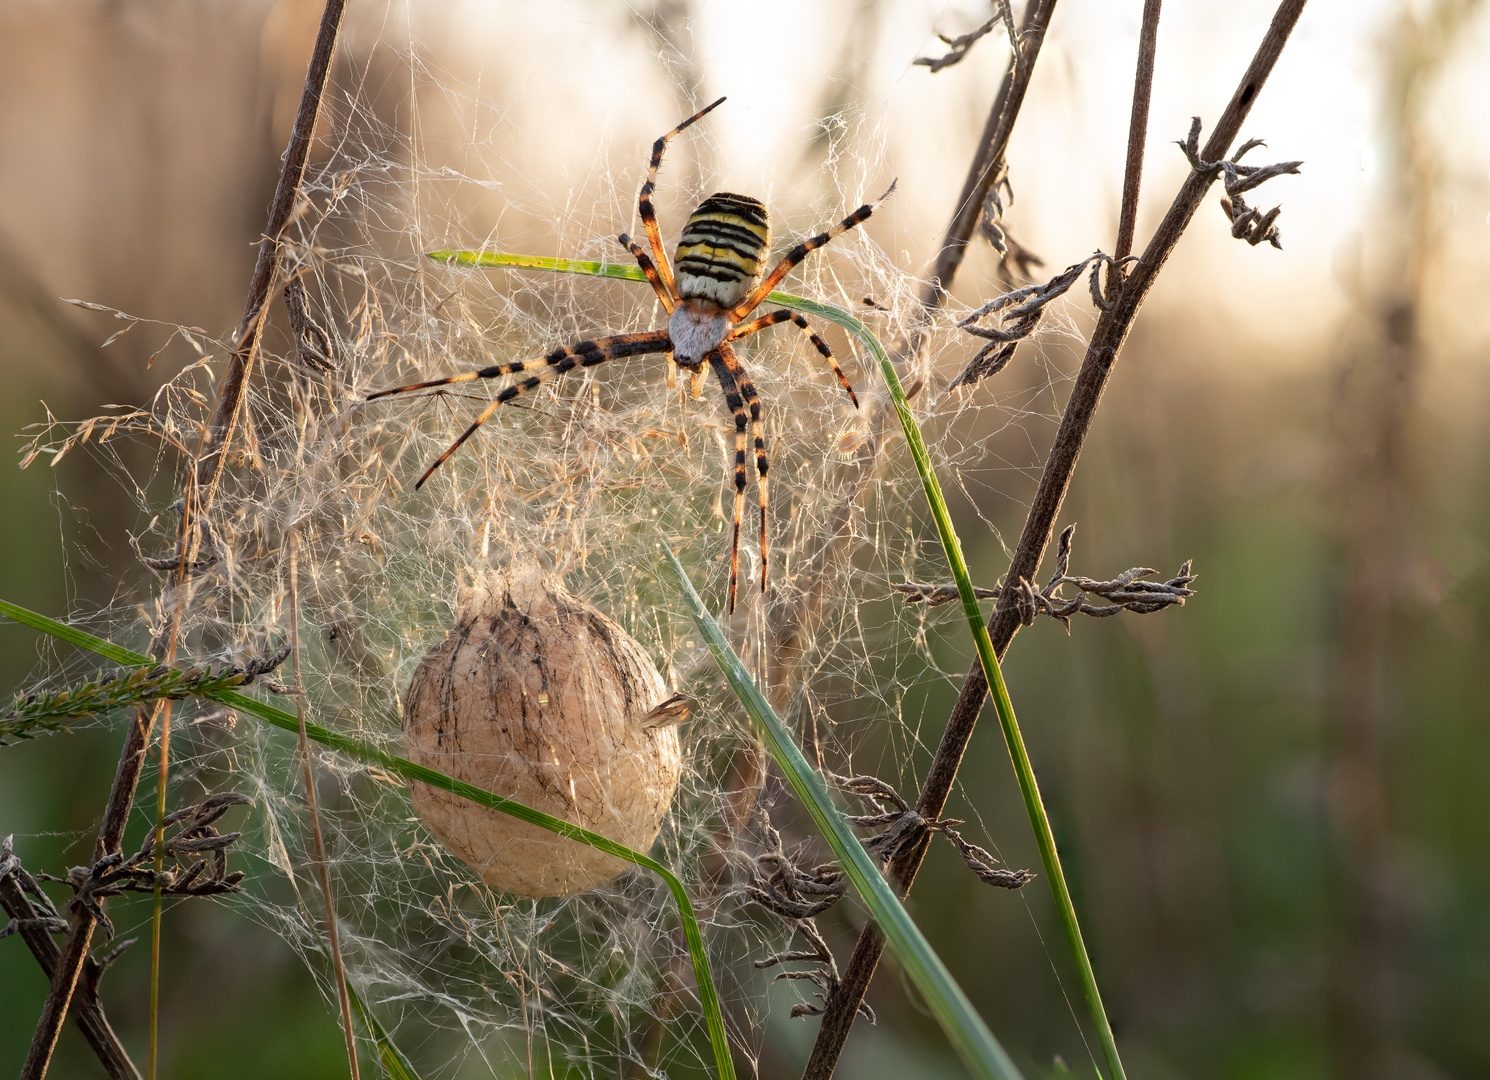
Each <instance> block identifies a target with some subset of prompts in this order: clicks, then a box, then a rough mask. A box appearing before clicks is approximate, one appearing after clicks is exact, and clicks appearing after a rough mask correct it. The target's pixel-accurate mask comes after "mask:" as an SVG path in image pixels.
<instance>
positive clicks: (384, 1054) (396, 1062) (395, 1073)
mask: <svg viewBox="0 0 1490 1080" xmlns="http://www.w3.org/2000/svg"><path fill="white" fill-rule="evenodd" d="M347 1000H348V1001H350V1002H351V1003H352V1009H353V1011H354V1012H356V1014H357V1019H358V1020H360V1021H362V1026H363V1027H365V1028H366V1029H367V1033H368V1034H369V1035H370V1036H372V1040H373V1042H374V1043H375V1044H376V1045H377V1048H378V1061H379V1063H380V1064H381V1065H382V1066H383V1071H384V1072H385V1073H387V1074H388V1080H419V1074H418V1073H417V1072H415V1071H414V1066H413V1064H412V1063H411V1062H410V1061H409V1059H408V1058H406V1057H404V1054H403V1051H402V1050H400V1049H399V1048H398V1046H397V1045H396V1044H395V1043H394V1041H393V1036H391V1035H389V1034H388V1029H387V1028H385V1027H384V1026H383V1025H382V1024H381V1023H379V1022H378V1018H377V1017H376V1016H374V1015H373V1014H372V1010H371V1009H369V1008H368V1007H367V1006H366V1005H364V1004H363V1003H362V999H361V998H360V997H358V996H357V991H356V989H355V988H354V987H353V986H352V980H351V979H348V980H347Z"/></svg>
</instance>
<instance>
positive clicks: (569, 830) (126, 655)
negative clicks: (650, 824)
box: [0, 600, 735, 1080]
mask: <svg viewBox="0 0 1490 1080" xmlns="http://www.w3.org/2000/svg"><path fill="white" fill-rule="evenodd" d="M0 615H5V616H7V617H8V618H11V619H13V620H15V621H16V622H18V623H22V624H24V625H26V626H29V627H31V628H32V629H34V630H40V631H41V632H42V633H44V634H49V635H50V636H52V637H54V638H57V639H59V640H61V641H66V642H68V643H70V644H73V645H77V646H78V647H80V648H83V649H87V650H88V651H89V652H93V653H96V654H98V655H99V656H102V657H105V658H106V659H109V660H113V661H114V662H115V663H118V664H124V665H127V666H129V667H147V666H154V662H153V661H152V660H151V659H150V657H148V656H145V655H143V654H142V653H137V652H134V651H133V650H131V649H126V648H123V647H122V646H119V645H115V644H114V643H113V642H111V641H106V640H104V639H103V638H99V637H94V636H93V635H92V634H89V633H88V632H86V631H84V630H79V629H78V628H77V627H75V626H67V625H65V624H63V623H60V622H57V621H56V620H55V619H49V618H47V617H46V616H45V615H39V614H37V613H36V612H34V611H31V610H29V609H27V608H23V607H20V606H19V605H17V604H12V603H9V602H8V601H5V600H0ZM202 696H203V697H207V698H210V699H212V700H213V701H216V702H218V703H219V704H222V705H226V706H228V707H229V708H231V709H237V710H240V711H242V712H246V713H248V714H250V715H252V716H256V717H258V718H259V719H260V720H262V721H264V722H265V723H267V724H272V725H273V726H274V727H277V728H283V729H284V730H285V731H288V732H292V733H294V734H295V735H299V733H300V731H301V724H300V721H299V720H298V719H296V717H295V716H294V715H293V714H291V713H287V712H284V711H283V710H281V709H276V708H275V707H274V706H273V705H269V704H267V703H265V702H262V701H259V700H258V699H257V698H252V697H249V696H248V695H247V694H242V693H239V692H238V691H236V690H217V691H213V692H211V693H209V694H204V695H202ZM304 730H305V734H306V736H307V737H309V738H310V739H312V740H313V741H315V742H318V743H320V744H321V745H322V746H325V747H328V748H330V749H332V750H336V751H339V752H341V753H343V754H346V755H347V756H348V757H353V758H356V759H357V760H359V761H365V762H367V763H368V764H371V765H377V766H379V767H381V768H383V769H386V770H387V771H389V772H391V773H393V774H394V775H396V776H401V777H403V778H404V779H405V780H418V781H420V782H421V783H425V784H428V785H429V786H430V787H434V788H439V789H440V790H441V791H448V792H450V793H451V794H452V795H458V796H460V797H461V798H463V799H469V800H470V801H471V802H473V803H476V804H477V805H478V806H484V807H486V808H488V809H490V810H496V811H498V812H499V813H503V814H509V815H511V816H512V817H515V818H518V819H519V820H521V821H526V822H528V823H530V824H532V825H537V826H539V827H540V828H543V829H547V830H549V831H550V832H554V833H558V834H559V835H560V836H567V837H569V838H570V839H571V840H578V841H579V842H580V843H582V844H588V845H589V846H590V847H593V848H598V849H599V850H600V851H604V852H605V853H606V854H608V855H614V856H616V858H618V859H624V860H625V861H626V862H629V863H632V864H633V865H636V866H640V867H644V868H645V869H647V870H650V871H652V872H653V873H654V874H656V875H657V876H658V877H660V878H662V880H663V881H664V882H665V883H666V885H667V888H668V891H669V892H670V893H672V897H673V901H674V903H676V904H677V906H678V918H679V920H680V921H681V922H682V924H683V936H684V937H685V938H686V939H687V942H688V953H689V956H690V957H691V959H692V960H693V975H694V979H695V981H696V982H697V983H698V996H699V1004H700V1007H701V1008H702V1009H703V1013H704V1021H705V1024H706V1026H707V1027H708V1031H709V1043H710V1045H711V1046H712V1047H713V1051H714V1064H715V1066H716V1067H717V1069H718V1071H719V1076H720V1078H721V1080H734V1077H735V1066H734V1061H733V1060H732V1059H731V1057H730V1051H729V1042H728V1040H727V1038H726V1037H725V1030H724V1017H723V1014H722V1013H721V1012H720V1008H719V995H718V994H717V993H716V992H715V990H714V979H713V975H712V973H711V971H710V969H709V958H708V956H707V954H705V952H704V939H703V935H702V934H701V933H700V932H699V927H698V917H697V915H695V913H694V910H693V903H692V902H691V901H690V900H689V899H688V891H687V890H686V889H684V888H683V883H682V882H681V881H679V880H678V877H677V875H676V874H674V873H673V872H672V871H671V870H669V869H668V868H667V867H666V866H664V865H662V863H660V862H658V861H657V860H656V859H653V858H651V857H650V856H647V855H643V854H642V853H641V852H639V851H633V850H631V848H628V847H625V846H623V845H621V844H618V843H616V842H615V841H614V840H611V839H610V838H608V837H605V836H601V835H600V834H599V833H593V832H590V830H588V829H582V828H580V827H579V826H578V825H573V824H570V823H569V822H567V821H564V820H563V819H561V818H556V817H553V816H551V815H549V814H545V813H544V812H543V811H541V810H535V809H533V808H532V807H531V806H525V805H523V804H522V803H520V802H518V801H516V800H515V799H508V798H505V797H503V796H501V795H497V794H494V793H492V792H490V791H485V790H483V789H482V788H479V787H476V786H475V785H474V784H467V783H465V782H464V781H461V780H456V779H455V778H453V777H450V776H446V775H445V774H444V773H442V772H437V771H435V770H434V769H430V768H426V767H425V766H423V765H416V764H415V763H414V762H412V761H409V760H408V759H406V758H401V757H398V756H396V755H394V754H390V753H388V752H387V751H384V750H379V749H378V748H377V747H376V746H373V745H372V744H371V743H365V742H362V741H361V740H359V739H354V738H352V737H351V736H348V735H343V734H341V733H340V732H336V731H331V730H329V729H327V728H323V727H321V726H320V725H319V724H312V723H309V722H307V723H306V724H305V727H304Z"/></svg>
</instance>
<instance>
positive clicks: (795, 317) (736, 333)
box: [729, 308, 859, 409]
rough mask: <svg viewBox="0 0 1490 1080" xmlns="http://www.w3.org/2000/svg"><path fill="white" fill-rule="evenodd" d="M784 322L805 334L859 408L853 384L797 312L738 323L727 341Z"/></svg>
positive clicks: (776, 312) (780, 311)
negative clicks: (792, 324)
mask: <svg viewBox="0 0 1490 1080" xmlns="http://www.w3.org/2000/svg"><path fill="white" fill-rule="evenodd" d="M784 322H791V323H794V324H795V325H796V326H797V327H799V328H800V329H801V330H802V331H803V332H804V333H806V335H807V337H808V338H809V339H810V340H811V341H812V347H813V348H815V349H816V350H817V351H818V353H819V354H820V355H821V356H822V358H823V359H824V360H826V361H827V362H828V367H830V368H832V369H833V374H834V375H836V376H838V385H840V386H842V387H843V389H844V392H845V393H847V394H848V398H849V400H850V401H852V402H853V403H854V408H856V409H857V408H859V395H858V394H856V393H854V386H853V384H852V383H851V382H849V381H848V376H847V375H845V374H844V373H843V368H841V367H839V366H838V359H837V357H835V356H834V355H833V350H832V349H830V348H828V343H827V342H826V341H824V340H823V339H822V338H820V337H819V336H818V334H817V331H816V330H814V329H813V328H812V325H811V324H810V323H809V322H808V321H807V320H806V319H804V318H802V316H801V315H799V314H798V313H797V312H795V311H790V310H788V309H787V308H782V309H781V310H779V311H773V312H771V314H769V315H762V316H761V317H760V318H759V319H751V320H750V321H749V322H748V323H740V324H739V325H737V326H736V327H735V328H734V329H733V330H731V331H730V335H729V339H730V340H731V341H738V340H739V339H740V338H742V337H748V336H749V335H751V334H754V333H757V332H759V331H761V330H764V329H766V328H767V327H770V326H775V325H776V324H777V323H784Z"/></svg>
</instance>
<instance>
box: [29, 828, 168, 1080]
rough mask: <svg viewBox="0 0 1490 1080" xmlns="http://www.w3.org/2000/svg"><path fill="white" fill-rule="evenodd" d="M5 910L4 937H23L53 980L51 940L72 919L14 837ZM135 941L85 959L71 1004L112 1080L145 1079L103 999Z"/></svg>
mask: <svg viewBox="0 0 1490 1080" xmlns="http://www.w3.org/2000/svg"><path fill="white" fill-rule="evenodd" d="M0 910H3V911H4V912H5V913H6V915H8V916H9V917H10V921H9V922H8V923H6V925H5V926H4V927H3V928H0V938H4V937H8V936H9V935H11V934H15V935H17V936H18V937H20V939H21V940H22V941H24V942H25V943H26V947H27V948H28V949H29V950H30V951H31V955H32V956H33V957H34V958H35V959H36V963H37V965H38V966H40V968H41V970H42V972H43V974H45V975H46V976H47V978H49V979H50V978H51V977H52V973H53V972H55V971H56V969H57V964H58V962H59V961H60V960H61V958H62V950H61V949H60V948H58V946H57V943H56V942H54V941H53V940H52V935H54V934H61V933H65V932H66V930H67V920H66V919H64V918H63V917H62V913H61V912H59V911H58V910H57V907H56V905H55V904H53V903H52V898H51V897H49V896H47V895H46V893H44V892H42V891H41V886H40V885H39V884H38V883H37V881H36V879H35V878H34V877H32V876H31V875H30V874H29V873H27V872H26V868H25V867H24V866H22V865H21V860H20V859H19V858H17V857H16V854H15V843H14V837H10V836H7V837H6V838H5V840H4V841H3V842H0ZM134 940H135V939H133V938H131V939H130V940H128V941H122V942H120V943H119V944H118V945H116V946H115V947H114V948H113V949H112V950H110V951H109V953H108V955H107V956H105V957H104V958H103V959H102V960H97V959H95V958H94V957H92V956H88V957H86V958H85V959H84V961H83V970H82V973H81V975H80V977H79V979H78V986H77V991H76V993H75V994H74V996H73V1002H72V1010H71V1011H72V1016H73V1021H74V1022H75V1023H76V1024H77V1026H78V1028H79V1030H81V1031H82V1033H83V1038H85V1039H86V1040H87V1041H88V1045H89V1046H90V1047H92V1048H93V1052H94V1054H95V1055H97V1057H98V1061H99V1064H101V1065H102V1066H103V1068H104V1071H105V1072H106V1073H108V1075H109V1076H110V1077H111V1078H112V1080H140V1070H139V1069H137V1068H136V1067H135V1064H134V1062H133V1061H131V1060H130V1058H129V1054H128V1052H126V1051H125V1049H124V1046H123V1044H122V1043H120V1041H119V1037H118V1036H117V1035H115V1034H114V1029H113V1027H112V1026H111V1025H110V1024H109V1019H108V1017H107V1016H106V1015H104V1011H103V1004H102V1003H101V1002H100V1001H99V1000H98V983H99V980H100V979H101V978H102V977H103V972H104V969H105V968H106V967H107V965H108V964H110V963H112V962H113V961H114V960H115V959H116V958H117V957H118V956H119V955H120V954H121V953H122V952H123V951H124V949H125V948H127V947H128V946H129V945H130V944H132V943H133V941H134Z"/></svg>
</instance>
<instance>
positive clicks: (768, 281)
mask: <svg viewBox="0 0 1490 1080" xmlns="http://www.w3.org/2000/svg"><path fill="white" fill-rule="evenodd" d="M896 183H898V181H896ZM894 190H895V183H892V184H891V185H890V187H889V190H887V191H886V192H885V193H884V194H883V195H881V196H880V197H879V198H878V199H875V200H874V202H872V203H865V204H864V205H863V206H861V207H859V209H857V210H855V211H854V212H853V213H852V214H850V215H849V216H848V217H846V218H844V219H843V220H842V221H840V222H839V223H838V224H837V225H834V226H833V227H832V228H831V229H829V230H828V231H827V232H820V233H818V234H817V235H816V236H814V237H811V238H810V239H807V240H803V241H802V242H801V243H800V244H798V245H797V246H796V247H794V248H792V249H791V250H790V251H788V252H787V253H786V257H785V258H783V259H782V260H781V261H780V262H779V263H777V264H776V268H775V269H774V270H772V271H771V272H770V273H769V274H767V275H766V276H765V278H764V279H762V281H761V283H760V284H759V285H757V286H756V287H755V291H754V292H752V293H751V294H750V295H749V296H747V297H746V298H745V299H744V300H741V301H740V302H739V303H738V304H736V305H735V307H734V308H733V309H732V310H731V311H730V316H731V317H732V318H735V319H741V318H744V317H745V316H746V315H748V314H749V313H750V312H751V311H753V310H755V308H756V307H757V305H759V304H760V302H761V301H762V300H764V299H765V298H766V297H767V296H770V295H771V290H772V289H774V288H776V286H777V285H779V284H780V283H781V279H782V278H784V277H786V275H787V274H789V273H791V269H792V267H794V266H796V265H797V264H798V263H799V262H801V261H802V260H803V259H805V258H807V256H808V254H809V253H810V252H813V251H816V250H817V249H818V248H820V247H822V246H823V245H824V244H826V243H827V242H828V241H829V240H832V239H833V237H835V236H838V235H839V234H841V233H845V232H848V230H850V229H852V228H853V227H854V226H855V225H858V224H861V223H862V222H864V221H867V220H869V215H870V214H872V213H874V212H875V210H876V209H878V207H879V205H880V203H882V202H884V201H885V200H886V199H888V198H889V197H890V194H891V193H892V192H893V191H894Z"/></svg>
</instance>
